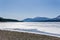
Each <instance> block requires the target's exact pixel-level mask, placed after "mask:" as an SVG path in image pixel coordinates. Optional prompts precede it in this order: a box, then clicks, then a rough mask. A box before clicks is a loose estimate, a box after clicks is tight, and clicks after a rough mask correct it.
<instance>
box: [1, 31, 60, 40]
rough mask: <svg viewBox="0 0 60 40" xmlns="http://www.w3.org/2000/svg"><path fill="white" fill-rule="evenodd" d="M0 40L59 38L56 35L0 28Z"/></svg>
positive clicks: (59, 39)
mask: <svg viewBox="0 0 60 40" xmlns="http://www.w3.org/2000/svg"><path fill="white" fill-rule="evenodd" d="M0 40H60V38H58V37H53V36H47V35H40V34H33V33H25V32H14V31H6V30H0Z"/></svg>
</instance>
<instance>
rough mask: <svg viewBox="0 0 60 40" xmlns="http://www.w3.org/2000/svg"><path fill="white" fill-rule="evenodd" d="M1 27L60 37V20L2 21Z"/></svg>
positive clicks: (2, 28)
mask: <svg viewBox="0 0 60 40" xmlns="http://www.w3.org/2000/svg"><path fill="white" fill-rule="evenodd" d="M0 29H1V30H9V31H18V32H28V33H35V34H44V35H50V36H56V37H60V22H0Z"/></svg>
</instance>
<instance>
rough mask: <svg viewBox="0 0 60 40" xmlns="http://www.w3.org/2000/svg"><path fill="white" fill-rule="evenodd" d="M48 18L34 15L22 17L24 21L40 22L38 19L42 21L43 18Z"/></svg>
mask: <svg viewBox="0 0 60 40" xmlns="http://www.w3.org/2000/svg"><path fill="white" fill-rule="evenodd" d="M49 19H50V18H46V17H35V18H27V19H24V20H23V21H24V22H40V21H44V20H49Z"/></svg>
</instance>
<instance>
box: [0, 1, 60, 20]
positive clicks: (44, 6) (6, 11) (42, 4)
mask: <svg viewBox="0 0 60 40" xmlns="http://www.w3.org/2000/svg"><path fill="white" fill-rule="evenodd" d="M58 15H60V0H0V17H4V18H11V19H18V20H22V19H25V18H33V17H49V18H54V17H56V16H58Z"/></svg>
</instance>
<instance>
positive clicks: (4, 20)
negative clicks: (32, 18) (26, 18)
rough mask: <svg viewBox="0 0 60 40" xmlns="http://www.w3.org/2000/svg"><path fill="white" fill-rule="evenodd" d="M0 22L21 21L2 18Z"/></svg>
mask: <svg viewBox="0 0 60 40" xmlns="http://www.w3.org/2000/svg"><path fill="white" fill-rule="evenodd" d="M0 22H20V21H18V20H16V19H6V18H2V17H0Z"/></svg>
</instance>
